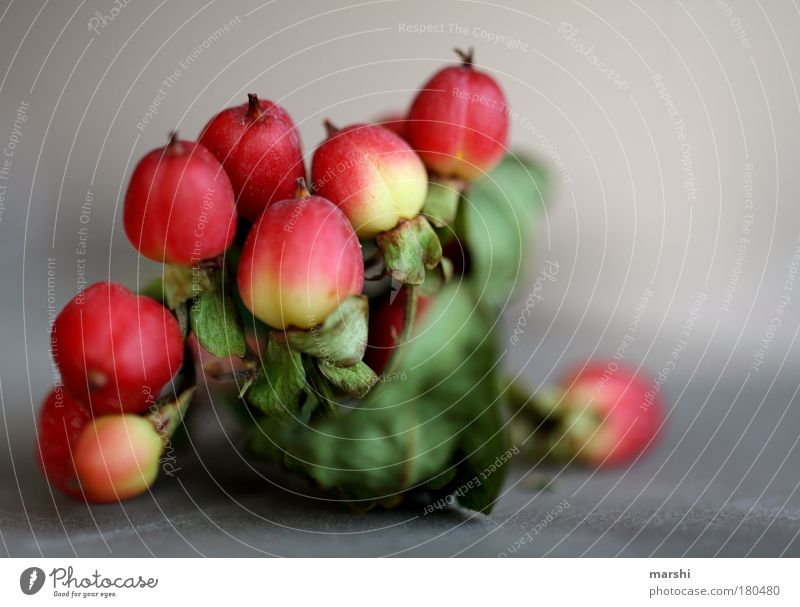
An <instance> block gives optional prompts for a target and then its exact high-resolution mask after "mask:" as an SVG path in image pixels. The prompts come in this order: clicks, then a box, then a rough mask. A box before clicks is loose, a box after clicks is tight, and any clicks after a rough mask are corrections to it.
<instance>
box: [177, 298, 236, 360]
mask: <svg viewBox="0 0 800 607" xmlns="http://www.w3.org/2000/svg"><path fill="white" fill-rule="evenodd" d="M223 288H224V287H223V286H222V283H221V282H218V283H217V284H215V285H214V286H213V287H212V288H211V289H210V290H205V291H201V292H200V293H199V294H198V295H197V296H196V297H195V299H194V301H193V302H192V305H191V307H190V309H189V318H190V321H191V325H192V331H194V334H195V337H197V341H199V342H200V345H201V346H203V348H205V349H206V350H208V351H209V352H211V354H213V355H214V356H238V357H242V356H244V355H245V352H246V351H247V343H246V341H245V337H244V328H243V327H242V322H241V319H240V318H239V314H238V311H237V309H236V303H235V302H234V300H233V298H232V297H231V296H230V295H228V294H226V293H225V292H224V291H223Z"/></svg>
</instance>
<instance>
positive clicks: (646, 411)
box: [561, 361, 664, 466]
mask: <svg viewBox="0 0 800 607" xmlns="http://www.w3.org/2000/svg"><path fill="white" fill-rule="evenodd" d="M612 369H613V371H612ZM561 386H562V387H563V389H564V390H565V394H564V397H563V400H562V404H563V406H564V407H565V409H566V410H568V411H571V412H573V413H575V414H581V417H582V418H583V419H584V420H585V419H586V415H583V414H588V416H589V418H590V419H591V420H592V423H589V424H583V423H577V424H573V426H572V430H567V433H568V436H569V440H570V442H571V444H572V447H573V449H574V450H575V452H576V454H577V456H578V458H579V459H581V460H582V461H584V462H586V463H588V464H590V465H592V466H618V465H622V464H625V463H628V462H630V461H631V460H633V459H635V458H636V456H638V455H639V454H640V453H642V452H643V451H644V450H645V449H646V448H647V447H648V446H650V445H651V444H652V443H653V442H654V439H655V437H656V435H657V434H658V431H659V428H660V426H661V423H662V421H663V417H664V413H663V406H662V403H661V399H660V398H659V397H658V396H657V395H654V394H652V393H651V391H650V384H649V383H648V381H647V380H646V379H645V378H644V377H642V376H640V375H636V374H635V372H633V371H632V370H629V369H626V368H625V367H621V366H619V365H617V363H613V365H609V364H608V363H606V361H596V362H592V363H590V364H589V365H587V366H586V368H585V369H583V370H580V369H578V370H576V371H574V372H572V373H571V374H568V375H567V376H566V377H565V378H564V380H563V381H562V382H561Z"/></svg>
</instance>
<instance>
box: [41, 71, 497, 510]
mask: <svg viewBox="0 0 800 607" xmlns="http://www.w3.org/2000/svg"><path fill="white" fill-rule="evenodd" d="M462 58H463V61H462V63H461V64H459V65H456V66H453V67H448V68H446V69H443V70H441V71H440V72H439V73H437V74H436V75H435V76H434V77H433V78H432V79H431V80H430V81H429V82H428V83H427V84H426V85H425V86H424V87H423V88H422V89H421V91H420V93H419V94H418V95H417V97H416V99H415V100H414V102H413V105H412V107H411V110H410V111H409V113H408V115H407V116H406V117H404V118H403V119H401V120H396V121H391V122H390V123H387V124H385V125H382V124H354V125H351V126H348V127H346V128H342V129H336V128H335V127H333V126H332V125H330V123H326V126H327V128H328V137H327V139H326V140H325V141H324V142H322V143H321V144H320V146H319V147H318V148H317V149H316V151H315V152H314V155H313V159H312V162H311V175H310V180H309V181H308V186H306V182H305V178H306V176H307V174H306V169H305V166H304V161H303V153H302V146H301V142H300V137H299V134H298V132H297V130H296V128H295V125H294V123H293V121H292V119H291V118H290V116H289V114H288V113H287V112H286V111H285V110H284V109H283V108H282V107H280V106H279V105H278V104H277V103H274V102H271V101H266V100H262V99H259V98H258V97H257V96H256V95H253V94H251V95H249V99H248V102H247V103H246V104H244V105H241V106H236V107H231V108H228V109H225V110H224V111H222V112H220V113H219V114H217V115H216V116H214V117H213V118H212V119H211V120H210V122H209V123H208V124H207V125H206V126H205V128H204V129H203V131H202V133H201V135H200V137H199V139H198V140H197V141H186V140H182V139H179V138H178V137H177V136H176V135H175V134H173V135H172V136H171V137H170V140H169V142H168V143H167V145H166V146H164V147H162V148H158V149H155V150H153V151H151V152H149V153H148V154H146V155H145V156H144V157H143V158H142V159H141V160H140V161H139V163H138V165H137V166H136V168H135V170H134V171H133V174H132V176H131V179H130V184H129V186H128V190H127V194H126V197H125V204H124V215H123V224H124V229H125V233H126V235H127V236H128V239H129V240H130V242H131V243H132V244H133V246H134V247H135V248H136V250H137V251H139V253H140V254H141V255H143V256H144V257H147V258H149V259H152V260H154V261H158V262H160V263H163V264H166V265H167V266H168V267H173V268H189V269H190V270H191V271H194V270H196V269H198V268H200V267H202V266H203V265H204V264H211V265H213V264H214V263H217V264H219V263H220V261H219V260H220V258H221V256H223V255H224V254H225V253H226V251H227V250H228V249H229V247H231V245H232V244H233V243H234V240H235V238H236V235H237V232H239V233H241V230H242V229H243V226H244V230H246V234H247V235H246V238H245V239H244V242H243V246H242V250H241V253H240V257H239V260H238V267H237V271H236V286H237V287H238V294H239V296H240V297H241V301H242V302H243V304H244V305H245V306H246V307H247V308H248V309H249V310H250V311H251V312H252V314H253V315H254V316H255V317H256V318H258V319H259V320H261V321H263V322H264V323H266V324H267V325H268V326H269V327H271V328H273V329H277V330H284V329H292V330H296V329H300V330H304V329H306V330H307V329H313V328H314V327H318V326H319V325H321V324H322V323H323V322H324V321H325V319H326V318H327V317H328V316H329V315H330V314H331V313H332V312H333V311H334V310H336V309H337V308H338V307H339V306H340V304H341V303H342V302H343V301H344V300H346V299H347V298H348V297H350V296H354V295H360V294H361V292H362V289H363V286H364V258H363V256H362V250H361V243H362V241H368V240H371V239H375V238H376V237H379V236H381V235H384V234H386V233H389V232H391V231H392V230H394V229H396V228H398V226H401V225H402V224H403V223H404V222H408V221H410V220H414V219H415V218H416V217H417V216H418V215H419V214H420V212H421V211H422V210H423V207H424V206H425V204H426V200H427V198H428V195H429V183H430V182H435V181H436V180H444V179H451V180H458V181H460V182H462V183H465V182H468V181H470V180H472V179H474V178H475V177H477V176H479V175H481V174H483V173H484V172H486V171H488V170H490V169H491V168H492V167H494V166H495V165H496V164H497V163H498V162H499V161H500V159H501V158H502V156H503V154H504V151H505V143H506V135H507V127H508V125H507V115H506V102H505V98H504V96H503V93H502V91H501V89H500V87H499V86H498V85H497V83H496V82H495V81H494V80H493V79H492V77H491V76H489V75H487V74H485V73H483V72H481V71H479V70H478V69H476V68H475V67H474V66H473V64H472V59H471V57H467V56H462ZM309 190H310V191H309ZM165 303H167V302H165ZM168 305H169V304H168ZM387 306H388V301H387ZM396 308H397V307H395V308H394V309H396ZM386 314H387V312H386V311H381V310H376V311H374V314H373V315H374V317H375V318H376V319H381V318H385V317H386ZM369 332H370V343H375V344H377V345H376V351H379V352H380V356H379V358H381V359H382V360H373V361H372V363H371V364H373V365H374V366H375V367H380V368H382V367H383V365H384V364H385V360H386V359H388V356H389V354H390V353H391V351H392V348H393V347H394V346H395V345H396V341H397V335H398V331H397V330H396V328H395V327H394V324H393V323H392V322H384V323H375V322H372V323H370V331H369ZM188 333H189V329H188V328H187V327H186V323H185V322H183V321H181V319H180V315H176V310H175V309H173V308H172V306H169V308H168V307H165V305H163V303H162V302H161V301H157V300H156V299H153V298H151V297H149V296H146V295H136V294H134V293H131V292H130V291H129V290H128V289H126V288H125V287H124V286H122V285H119V284H116V283H113V282H104V283H98V284H94V285H92V286H91V287H89V288H87V289H86V290H85V291H83V292H81V293H79V294H78V295H77V296H76V297H75V298H73V299H72V300H71V301H70V302H69V303H68V304H67V305H66V307H65V308H64V309H63V310H62V312H61V313H60V314H59V315H58V317H57V319H56V322H55V324H54V326H53V329H52V336H51V343H52V354H53V357H54V359H55V361H56V362H57V365H58V368H59V370H60V373H61V378H62V382H63V385H60V386H58V387H57V388H56V389H54V390H53V391H52V392H51V393H50V395H49V396H48V397H47V399H46V400H45V402H44V406H43V408H42V411H41V416H40V420H39V432H38V454H39V459H40V463H41V466H42V469H43V471H44V473H45V475H46V477H47V479H48V480H49V481H50V482H51V483H52V484H53V485H54V486H55V487H57V488H58V489H60V490H61V491H63V492H64V493H66V494H68V495H71V496H74V497H78V498H83V499H86V500H88V501H99V502H106V501H115V500H121V499H125V498H128V497H131V496H134V495H137V494H139V493H141V492H143V491H145V490H147V489H148V488H149V487H150V485H151V484H152V483H153V481H154V480H155V478H156V476H157V474H158V467H159V460H160V457H161V455H162V453H163V450H164V442H165V441H166V440H168V435H167V433H166V432H165V430H164V427H163V424H159V423H158V422H157V417H158V416H157V413H158V409H159V407H161V403H162V402H164V400H165V399H166V400H169V395H170V394H174V395H177V394H178V393H179V392H178V389H177V387H176V385H175V384H176V383H178V382H177V379H176V377H177V376H179V375H180V373H179V372H180V371H181V370H182V368H185V367H186V366H187V365H188V366H192V365H193V364H194V363H193V361H192V360H190V359H191V358H192V355H191V349H189V348H186V340H187V338H188V336H189V335H188ZM368 362H369V359H368ZM378 372H380V370H378ZM164 395H166V396H164Z"/></svg>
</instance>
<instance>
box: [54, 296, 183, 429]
mask: <svg viewBox="0 0 800 607" xmlns="http://www.w3.org/2000/svg"><path fill="white" fill-rule="evenodd" d="M51 343H52V347H53V357H54V358H55V361H56V363H57V364H58V368H59V371H60V372H61V376H62V379H63V382H64V386H65V387H66V389H67V391H68V392H69V393H70V394H71V395H72V396H73V397H75V398H77V399H79V400H80V401H82V402H83V403H85V404H87V405H89V406H90V407H91V409H92V411H93V413H94V414H95V415H98V414H102V413H112V412H115V413H119V412H128V413H139V412H141V411H144V410H145V409H147V408H148V406H149V405H150V404H152V403H151V402H150V401H151V400H152V398H153V396H152V395H155V397H157V395H158V393H159V392H160V391H161V390H162V388H163V387H164V386H165V385H166V384H167V382H169V381H170V379H171V378H172V377H173V376H174V375H175V374H176V373H177V372H178V370H179V369H180V366H181V363H182V361H183V336H182V334H181V330H180V327H179V325H178V321H177V320H176V319H175V317H174V316H173V315H172V314H171V313H170V312H169V311H168V310H167V309H166V308H165V307H164V306H162V305H161V304H160V303H159V302H157V301H155V300H154V299H151V298H149V297H145V296H141V295H134V294H133V293H131V292H130V291H129V290H128V289H127V288H125V287H124V286H123V285H121V284H118V283H113V282H100V283H96V284H94V285H92V286H90V287H88V288H87V289H86V290H85V291H83V292H82V293H79V294H78V295H76V296H75V297H74V298H73V299H72V300H71V301H70V302H69V303H68V304H67V305H66V306H65V307H64V309H63V310H62V311H61V313H60V314H59V315H58V317H57V318H56V320H55V323H54V325H53V330H52V336H51Z"/></svg>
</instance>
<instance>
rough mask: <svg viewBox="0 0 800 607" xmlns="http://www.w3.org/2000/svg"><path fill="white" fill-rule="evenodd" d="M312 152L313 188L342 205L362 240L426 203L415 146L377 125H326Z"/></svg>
mask: <svg viewBox="0 0 800 607" xmlns="http://www.w3.org/2000/svg"><path fill="white" fill-rule="evenodd" d="M328 131H329V134H328V138H327V139H326V140H325V141H324V142H323V143H322V144H321V145H320V146H319V147H318V148H317V150H316V151H315V152H314V159H313V161H312V168H311V173H312V181H313V186H314V189H315V191H317V192H318V193H319V194H320V195H321V196H324V197H325V198H327V199H329V200H330V201H331V202H333V203H334V204H336V205H338V207H339V208H340V209H342V211H343V212H344V214H345V215H346V216H347V218H348V219H349V220H350V222H351V223H352V224H353V227H354V228H355V230H356V233H357V234H358V235H359V237H361V238H372V237H374V236H376V235H378V234H380V233H381V232H386V231H388V230H391V229H392V228H394V227H395V226H397V224H398V223H400V221H402V220H403V219H413V218H414V217H416V216H417V214H419V212H420V210H421V209H422V206H423V205H424V204H425V196H426V194H427V191H428V177H427V174H426V172H425V167H424V166H423V164H422V162H421V161H420V159H419V157H418V156H417V155H416V154H415V153H414V150H412V149H411V147H409V145H408V144H407V143H406V142H405V141H404V140H403V139H401V138H400V137H399V136H397V135H396V134H395V133H393V132H391V131H390V130H388V129H385V128H383V127H381V126H379V125H376V124H354V125H352V126H349V127H347V128H344V129H342V130H337V129H336V128H335V127H333V126H331V125H330V124H328Z"/></svg>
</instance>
